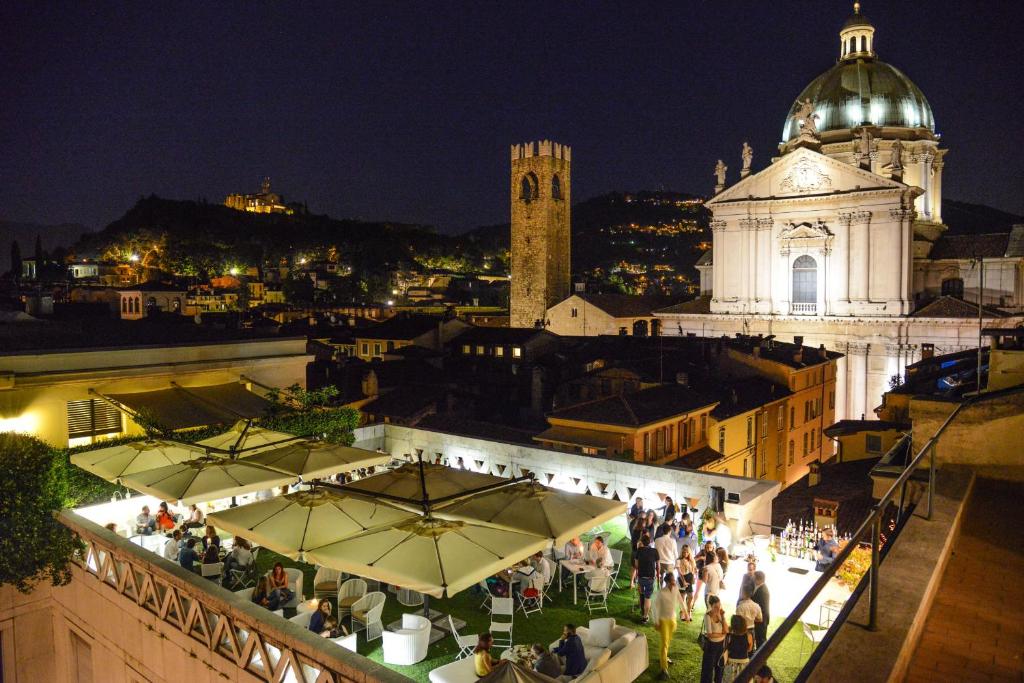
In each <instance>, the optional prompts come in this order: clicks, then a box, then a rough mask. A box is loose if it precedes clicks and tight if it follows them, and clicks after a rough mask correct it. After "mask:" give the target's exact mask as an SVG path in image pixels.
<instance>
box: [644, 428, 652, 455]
mask: <svg viewBox="0 0 1024 683" xmlns="http://www.w3.org/2000/svg"><path fill="white" fill-rule="evenodd" d="M650 456H651V433H650V432H644V457H645V458H647V459H648V460H650Z"/></svg>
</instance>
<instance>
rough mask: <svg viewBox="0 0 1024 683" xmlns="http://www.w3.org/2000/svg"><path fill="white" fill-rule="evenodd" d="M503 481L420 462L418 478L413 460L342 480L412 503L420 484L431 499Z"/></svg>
mask: <svg viewBox="0 0 1024 683" xmlns="http://www.w3.org/2000/svg"><path fill="white" fill-rule="evenodd" d="M382 455H384V454H382ZM505 481H508V480H507V479H503V478H502V477H495V476H492V475H490V474H481V473H479V472H471V471H469V470H460V469H456V468H452V467H445V466H444V465H434V464H430V463H423V479H422V482H421V480H420V465H419V464H417V463H406V464H404V465H402V466H401V467H398V468H396V469H393V470H390V471H388V472H383V473H381V474H375V475H373V476H372V477H366V478H365V479H360V480H358V481H354V482H352V483H350V484H346V485H345V488H346V489H349V490H351V491H356V492H363V493H366V494H370V495H373V494H378V493H379V494H383V495H386V496H393V497H398V498H404V499H406V500H408V501H410V502H412V503H416V502H418V501H420V500H422V499H423V495H424V492H423V488H424V486H426V495H427V497H428V498H430V500H432V501H435V500H438V499H442V498H447V497H449V496H453V495H458V494H461V493H467V492H469V491H472V490H474V489H478V488H482V487H485V486H490V485H493V484H500V483H502V482H505Z"/></svg>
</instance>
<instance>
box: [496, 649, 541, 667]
mask: <svg viewBox="0 0 1024 683" xmlns="http://www.w3.org/2000/svg"><path fill="white" fill-rule="evenodd" d="M501 659H505V660H508V661H510V662H515V663H516V664H518V665H519V666H521V667H524V668H526V669H529V670H530V671H533V665H534V664H535V663H536V661H537V657H536V655H534V654H533V649H532V646H530V645H513V646H512V647H510V648H508V649H507V650H505V651H504V652H502V653H501Z"/></svg>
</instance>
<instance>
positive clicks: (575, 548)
mask: <svg viewBox="0 0 1024 683" xmlns="http://www.w3.org/2000/svg"><path fill="white" fill-rule="evenodd" d="M565 559H567V560H571V561H573V562H582V561H583V541H581V540H580V537H579V536H573V537H572V538H570V539H569V541H568V542H567V543H566V544H565Z"/></svg>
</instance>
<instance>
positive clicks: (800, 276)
mask: <svg viewBox="0 0 1024 683" xmlns="http://www.w3.org/2000/svg"><path fill="white" fill-rule="evenodd" d="M817 301H818V264H817V262H816V261H815V260H814V259H813V258H811V257H810V256H807V255H806V254H804V255H803V256H801V257H800V258H798V259H797V260H796V261H794V262H793V303H795V304H813V303H817Z"/></svg>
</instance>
